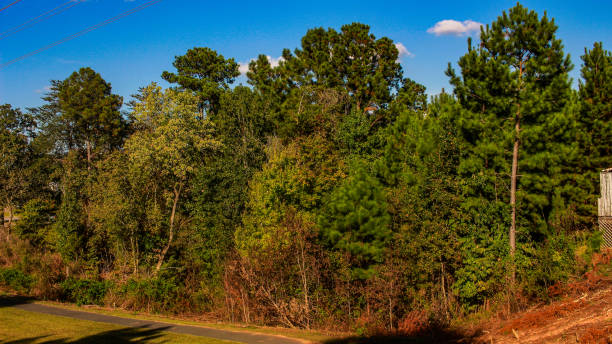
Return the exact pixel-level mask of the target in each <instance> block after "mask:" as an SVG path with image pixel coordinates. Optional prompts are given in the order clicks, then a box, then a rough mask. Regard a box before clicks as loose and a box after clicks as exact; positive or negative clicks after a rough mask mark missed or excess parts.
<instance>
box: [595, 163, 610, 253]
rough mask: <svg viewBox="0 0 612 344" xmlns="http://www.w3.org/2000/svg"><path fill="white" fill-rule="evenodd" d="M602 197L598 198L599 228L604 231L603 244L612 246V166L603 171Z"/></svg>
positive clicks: (601, 180) (601, 179)
mask: <svg viewBox="0 0 612 344" xmlns="http://www.w3.org/2000/svg"><path fill="white" fill-rule="evenodd" d="M599 180H600V187H601V198H600V199H598V200H597V215H598V216H599V229H600V230H601V231H602V232H603V239H604V242H603V246H604V247H612V168H608V169H605V170H603V171H601V174H600V179H599Z"/></svg>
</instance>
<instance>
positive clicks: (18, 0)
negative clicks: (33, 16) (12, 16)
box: [0, 0, 22, 12]
mask: <svg viewBox="0 0 612 344" xmlns="http://www.w3.org/2000/svg"><path fill="white" fill-rule="evenodd" d="M20 1H22V0H16V1H13V2H11V3H10V4H8V5H6V6H4V7H2V8H0V12H2V11H4V10H5V9H7V8H9V7H11V6H13V5H14V4H16V3H18V2H20Z"/></svg>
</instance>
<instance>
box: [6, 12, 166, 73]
mask: <svg viewBox="0 0 612 344" xmlns="http://www.w3.org/2000/svg"><path fill="white" fill-rule="evenodd" d="M160 1H162V0H151V1H147V2H145V3H144V4H141V5H139V6H136V7H134V8H133V9H131V10H129V11H125V12H123V13H121V14H119V15H116V16H114V17H112V18H109V19H107V20H105V21H103V22H100V23H98V24H96V25H93V26H90V27H88V28H86V29H83V30H81V31H79V32H77V33H75V34H72V35H70V36H67V37H64V38H62V39H60V40H59V41H55V42H53V43H51V44H49V45H46V46H44V47H42V48H40V49H37V50H34V51H31V52H29V53H27V54H25V55H22V56H19V57H17V58H15V59H12V60H10V61H8V62H5V63H3V64H0V69H2V68H4V67H6V66H8V65H11V64H13V63H15V62H18V61H21V60H23V59H25V58H28V57H30V56H33V55H36V54H39V53H41V52H43V51H45V50H48V49H51V48H53V47H55V46H57V45H60V44H62V43H66V42H68V41H70V40H73V39H75V38H77V37H79V36H82V35H84V34H86V33H88V32H90V31H93V30H96V29H98V28H101V27H103V26H106V25H108V24H110V23H113V22H116V21H117V20H119V19H121V18H123V17H127V16H129V15H131V14H134V13H136V12H138V11H141V10H144V9H145V8H147V7H149V6H152V5H155V4H156V3H158V2H160Z"/></svg>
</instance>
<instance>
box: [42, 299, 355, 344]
mask: <svg viewBox="0 0 612 344" xmlns="http://www.w3.org/2000/svg"><path fill="white" fill-rule="evenodd" d="M38 303H41V304H46V305H49V306H54V307H62V308H67V309H74V310H80V311H86V312H92V313H99V314H105V315H114V316H117V317H124V318H131V319H138V320H150V321H159V322H165V323H170V324H179V325H194V326H204V327H210V328H216V329H220V330H229V331H244V332H255V333H261V334H269V335H280V336H285V337H290V338H295V339H301V340H303V341H305V342H312V343H323V342H326V341H328V340H332V339H337V338H341V337H345V336H349V335H350V334H341V333H333V334H332V333H329V334H328V333H323V332H320V331H313V330H301V329H290V328H284V327H265V326H254V325H241V324H229V323H220V322H204V321H196V320H193V319H183V318H176V317H168V316H163V315H155V314H146V313H139V312H129V311H125V310H122V309H109V308H104V307H97V306H87V307H79V306H76V305H74V304H71V303H59V302H50V301H39V302H38Z"/></svg>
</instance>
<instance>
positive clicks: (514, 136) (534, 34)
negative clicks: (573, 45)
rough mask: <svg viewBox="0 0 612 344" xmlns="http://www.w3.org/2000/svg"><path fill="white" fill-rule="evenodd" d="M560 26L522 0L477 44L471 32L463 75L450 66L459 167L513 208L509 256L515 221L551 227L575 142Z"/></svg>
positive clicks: (479, 189) (474, 195)
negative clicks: (568, 110)
mask: <svg viewBox="0 0 612 344" xmlns="http://www.w3.org/2000/svg"><path fill="white" fill-rule="evenodd" d="M556 30H557V26H556V25H555V23H554V20H553V19H549V18H548V17H547V16H546V14H544V16H542V17H541V18H539V16H538V14H537V13H535V12H534V11H530V10H528V9H527V8H525V7H523V6H521V5H520V4H517V5H516V6H515V7H513V8H511V9H510V10H509V11H508V12H504V13H503V14H502V15H501V16H500V17H498V18H497V20H496V21H494V22H493V23H492V24H491V25H490V26H489V25H487V26H486V27H483V28H481V34H480V43H479V44H478V46H476V47H473V46H472V42H471V39H469V40H468V53H467V54H466V55H464V56H463V57H461V58H460V60H459V67H460V68H461V76H457V75H456V73H455V71H454V70H453V69H452V68H451V67H450V65H449V69H448V71H447V74H448V75H449V76H450V78H451V84H452V85H453V86H455V95H456V96H457V98H458V101H459V104H460V107H459V108H458V109H457V111H455V112H454V119H453V120H454V122H455V125H457V127H458V129H459V134H460V136H461V137H462V139H463V140H464V145H463V149H462V150H463V152H462V155H463V156H462V158H461V162H460V166H459V171H460V173H462V174H463V176H464V177H466V184H467V185H469V187H468V188H467V189H466V191H467V193H468V195H467V196H468V197H469V198H468V199H471V200H474V199H476V200H478V199H479V200H480V201H481V202H477V203H479V206H484V205H485V204H489V203H493V204H497V205H498V206H499V209H498V211H503V212H506V211H508V212H509V214H508V215H507V217H508V218H509V221H508V222H509V224H510V230H509V233H508V236H509V246H510V254H511V256H514V252H515V247H516V244H515V242H516V233H517V227H519V228H520V227H523V228H525V229H528V230H529V232H530V233H531V234H542V235H544V236H545V235H546V233H547V229H548V224H549V219H550V216H551V214H552V213H553V208H554V204H555V198H557V197H558V195H556V190H555V186H556V183H557V182H558V179H557V178H556V174H558V173H559V172H560V169H561V166H562V164H563V157H564V156H566V155H568V154H569V150H570V148H571V147H569V145H567V144H566V142H568V141H570V138H571V137H570V133H569V131H568V130H567V128H568V127H569V124H570V123H569V119H568V116H566V115H565V114H564V113H563V110H564V107H565V106H566V102H567V100H568V99H569V98H570V94H571V89H570V81H569V78H568V72H569V71H570V70H571V68H572V64H571V62H570V59H569V56H568V55H565V53H564V52H563V45H562V44H561V40H559V39H557V38H556V36H555V32H556ZM519 171H520V172H519ZM504 204H505V205H507V206H506V207H504ZM503 224H504V223H500V224H497V225H503ZM540 237H541V236H540Z"/></svg>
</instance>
